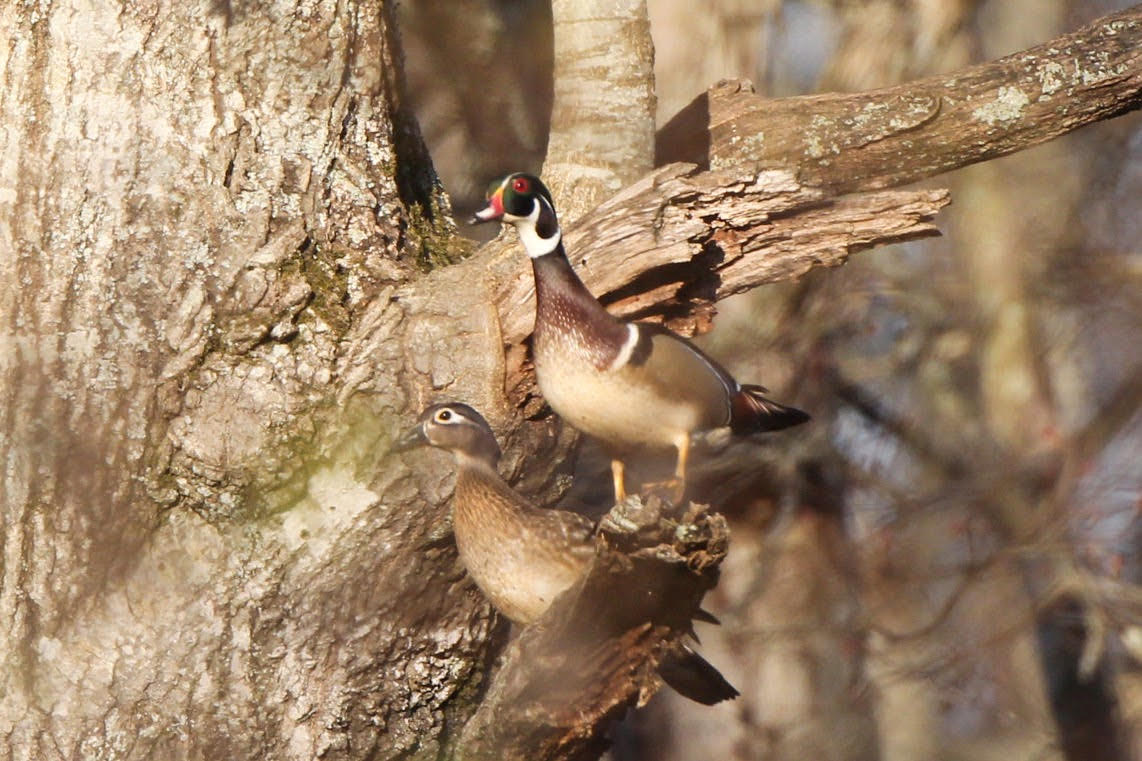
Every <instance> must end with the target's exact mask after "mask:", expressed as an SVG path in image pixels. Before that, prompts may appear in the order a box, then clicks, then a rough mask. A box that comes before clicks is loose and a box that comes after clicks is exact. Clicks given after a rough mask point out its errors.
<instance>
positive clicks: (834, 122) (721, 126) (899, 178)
mask: <svg viewBox="0 0 1142 761" xmlns="http://www.w3.org/2000/svg"><path fill="white" fill-rule="evenodd" d="M1140 105H1142V5H1136V6H1134V7H1133V8H1129V9H1126V10H1124V11H1120V12H1118V13H1114V14H1111V15H1109V16H1105V17H1103V18H1101V19H1099V20H1098V21H1096V22H1094V23H1092V24H1090V25H1088V26H1086V27H1083V28H1082V29H1080V30H1078V31H1076V32H1073V33H1071V34H1067V35H1064V36H1062V37H1059V38H1057V39H1055V40H1052V41H1050V42H1047V43H1044V44H1043V45H1039V46H1037V47H1034V48H1030V49H1028V50H1025V51H1022V52H1020V53H1016V54H1014V55H1011V56H1007V57H1006V58H1001V59H999V60H997V61H991V62H988V63H984V64H980V65H978V66H973V67H971V68H968V69H965V70H963V71H959V72H955V73H952V74H948V75H944V76H938V77H930V78H928V79H922V80H919V81H917V82H909V83H907V84H903V85H899V86H896V87H888V88H884V89H881V90H872V91H869V92H862V93H853V94H839V93H828V94H824V95H809V96H803V97H796V98H781V99H770V98H763V97H761V96H759V95H757V94H755V93H754V92H753V88H752V86H751V85H749V84H748V83H743V82H740V81H729V82H723V83H719V84H718V85H716V86H715V87H713V88H711V89H710V91H709V92H708V93H706V94H703V95H702V96H699V98H698V99H696V100H695V101H694V102H693V103H691V104H690V105H689V106H687V107H686V108H685V109H683V110H682V111H681V112H679V114H678V115H676V116H675V118H674V119H672V120H671V121H670V123H668V124H667V125H665V126H664V127H663V129H662V130H661V132H660V136H659V141H658V158H659V161H676V160H689V161H696V162H698V163H701V164H708V165H709V166H711V167H714V168H726V167H730V166H738V165H743V164H744V165H751V166H752V165H760V166H783V167H789V168H795V169H796V170H797V177H798V179H799V180H800V181H801V182H803V183H805V184H806V185H810V186H813V187H818V188H823V189H828V190H830V191H832V192H834V193H844V192H850V191H854V190H861V189H865V190H867V189H878V188H889V187H895V186H899V185H903V184H906V183H909V182H914V181H916V180H919V179H923V178H925V177H931V176H933V175H936V174H940V173H942V172H947V171H950V170H952V169H957V168H959V167H963V166H967V165H969V164H974V163H977V162H980V161H986V160H988V159H993V158H997V157H999V156H1005V155H1007V154H1009V153H1014V152H1015V151H1019V150H1022V149H1024V148H1029V147H1031V146H1033V145H1038V144H1039V143H1043V142H1046V141H1048V140H1051V139H1053V138H1056V137H1059V136H1060V135H1065V134H1066V133H1068V132H1072V131H1074V130H1076V129H1078V128H1079V127H1083V126H1086V125H1088V124H1092V123H1094V122H1098V121H1101V120H1103V119H1109V118H1112V117H1115V116H1119V115H1121V114H1124V113H1127V112H1128V111H1132V110H1135V109H1137V108H1139V106H1140ZM707 119H708V121H707ZM672 146H673V147H672Z"/></svg>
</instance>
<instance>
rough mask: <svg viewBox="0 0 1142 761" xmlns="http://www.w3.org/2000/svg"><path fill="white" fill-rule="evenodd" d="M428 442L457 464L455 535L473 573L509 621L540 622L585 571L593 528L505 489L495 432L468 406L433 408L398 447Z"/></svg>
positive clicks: (592, 552)
mask: <svg viewBox="0 0 1142 761" xmlns="http://www.w3.org/2000/svg"><path fill="white" fill-rule="evenodd" d="M425 444H427V445H430V446H434V447H439V448H440V449H446V450H448V451H449V452H451V453H452V455H453V456H454V457H455V458H456V465H457V466H458V470H457V477H456V491H455V493H454V495H453V498H452V530H453V532H454V533H455V535H456V547H457V548H458V549H459V550H460V560H461V561H462V562H463V563H464V567H465V568H466V569H468V574H469V575H470V576H471V577H472V580H473V581H475V582H476V586H478V587H479V588H480V591H482V592H483V593H484V595H485V596H486V597H487V598H488V599H489V600H490V601H491V602H492V605H494V606H495V607H496V609H497V610H499V611H500V612H501V613H503V614H504V615H505V616H507V617H508V618H509V619H511V620H512V621H514V622H515V623H517V624H523V625H526V624H530V623H531V622H533V621H535V620H536V619H537V618H539V617H540V615H542V614H543V612H544V611H545V610H547V608H548V606H549V605H551V601H552V600H554V599H555V598H556V597H557V596H558V595H559V593H560V592H562V591H563V590H565V589H567V588H568V587H570V586H571V585H572V584H574V583H575V580H576V579H578V578H579V577H580V576H581V575H582V574H583V572H584V571H585V570H586V569H587V564H588V563H589V562H590V561H591V558H592V557H594V555H595V543H594V538H593V534H594V525H593V524H592V523H591V521H590V520H589V519H587V518H586V517H585V516H582V515H579V514H578V513H570V512H565V511H563V510H542V509H540V508H537V507H535V506H533V505H532V504H531V503H529V502H528V501H527V500H526V499H524V498H523V497H521V496H520V495H519V494H517V493H516V492H515V491H514V490H513V489H512V488H511V487H510V486H508V484H507V482H506V481H504V479H503V478H501V477H500V474H499V473H498V472H497V471H496V465H497V464H498V463H499V460H500V447H499V445H498V444H496V437H495V436H494V435H493V434H492V429H491V427H490V426H488V423H487V421H486V420H484V418H483V416H482V415H480V413H478V412H476V410H474V409H472V408H471V407H469V406H468V405H466V404H457V403H453V404H434V405H432V406H431V407H429V408H428V409H426V410H425V411H424V412H423V413H421V415H420V421H419V422H418V423H417V425H416V427H415V428H412V429H411V430H409V431H408V432H407V433H405V434H404V435H403V436H401V438H400V439H398V440H397V442H396V444H395V445H394V447H393V449H394V450H395V451H398V452H402V451H406V450H408V449H412V448H413V447H417V446H421V445H425Z"/></svg>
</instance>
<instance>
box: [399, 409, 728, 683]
mask: <svg viewBox="0 0 1142 761" xmlns="http://www.w3.org/2000/svg"><path fill="white" fill-rule="evenodd" d="M421 445H430V446H434V447H439V448H441V449H446V450H448V451H450V452H451V453H452V455H453V456H454V457H455V458H456V464H457V470H458V472H457V476H456V491H455V494H454V495H453V497H452V528H453V532H454V534H455V536H456V546H457V548H458V549H459V551H460V560H461V561H462V562H463V563H464V567H465V568H466V569H467V570H468V574H469V575H470V576H471V577H472V579H473V581H475V582H476V586H478V587H479V588H480V591H481V592H483V593H484V595H485V596H486V597H487V598H488V599H489V600H490V601H491V603H492V605H494V606H495V607H496V609H497V610H499V611H500V612H501V613H503V614H504V615H505V616H507V617H508V618H509V619H511V620H512V621H514V622H515V623H517V624H522V625H527V624H530V623H532V622H533V621H535V620H536V619H538V618H539V617H540V616H541V615H542V614H543V613H544V611H546V610H547V608H548V607H549V606H550V605H551V603H552V602H553V601H554V600H555V598H556V597H558V596H559V594H560V593H562V592H563V591H565V590H566V589H568V588H569V587H570V586H571V585H572V584H574V583H575V582H576V581H577V580H578V579H579V577H580V576H581V575H582V574H584V573H585V572H586V570H587V566H588V564H589V563H590V561H591V558H592V557H594V555H595V542H594V527H593V525H592V523H591V521H589V520H588V519H587V518H585V517H584V516H582V515H579V514H577V513H569V512H565V511H562V510H542V509H539V508H537V507H535V506H534V505H532V504H531V503H529V502H528V501H527V500H526V499H524V498H523V497H522V496H520V495H519V494H517V493H516V492H515V491H514V490H513V489H512V488H511V487H510V486H509V485H508V484H507V483H506V482H505V481H504V480H503V478H501V477H500V475H499V473H498V472H497V471H496V464H497V462H498V461H499V458H500V448H499V446H498V445H497V444H496V438H495V436H494V435H493V434H492V429H491V427H489V426H488V423H487V421H485V420H484V418H483V417H482V416H481V415H480V413H478V412H476V410H474V409H472V408H471V407H469V406H468V405H466V404H456V403H452V404H434V405H432V406H431V407H429V408H427V409H426V410H425V411H424V412H422V413H421V415H420V420H419V421H418V422H417V424H416V427H414V428H412V429H411V430H409V431H408V432H407V433H405V434H404V435H403V436H401V437H400V438H399V439H398V440H397V441H396V443H395V444H394V446H393V449H394V451H398V452H400V451H406V450H409V449H412V448H413V447H417V446H421ZM659 673H660V674H661V676H662V677H663V679H664V680H665V681H666V682H667V684H669V685H670V686H672V687H673V688H674V689H676V690H678V691H679V692H680V693H682V694H683V695H685V696H686V697H688V698H690V699H691V700H696V701H698V702H699V703H704V704H707V705H711V704H713V703H718V702H721V701H723V700H728V699H730V698H734V697H737V695H738V691H737V690H735V689H734V688H733V686H732V685H731V684H730V683H729V682H727V681H726V680H725V679H724V678H723V677H722V675H721V674H720V673H719V672H718V670H717V669H715V668H714V667H713V666H711V665H710V664H709V663H708V662H707V661H706V660H705V659H703V658H702V657H701V656H700V655H698V654H697V653H695V652H694V651H693V650H690V649H689V648H688V647H680V648H679V649H678V650H677V651H676V652H674V653H673V654H672V655H671V656H670V657H668V658H666V660H665V661H664V662H663V663H662V664H661V665H660V667H659Z"/></svg>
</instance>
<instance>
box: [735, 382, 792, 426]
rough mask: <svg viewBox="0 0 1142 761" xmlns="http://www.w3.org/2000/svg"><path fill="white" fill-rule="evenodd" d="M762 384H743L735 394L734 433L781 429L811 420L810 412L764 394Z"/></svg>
mask: <svg viewBox="0 0 1142 761" xmlns="http://www.w3.org/2000/svg"><path fill="white" fill-rule="evenodd" d="M765 390H766V389H765V388H763V387H762V386H742V387H741V389H740V390H739V391H738V392H737V393H736V394H734V400H733V411H732V414H731V418H730V427H731V428H732V429H733V431H734V433H761V432H762V431H780V430H781V429H782V428H791V427H793V426H795V425H801V424H802V423H804V422H806V421H808V420H809V414H808V413H806V412H802V411H801V410H799V409H797V408H796V407H787V406H786V405H784V404H778V403H777V402H775V401H773V400H772V399H769V398H768V397H766V396H764V393H765Z"/></svg>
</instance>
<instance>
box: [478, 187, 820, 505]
mask: <svg viewBox="0 0 1142 761" xmlns="http://www.w3.org/2000/svg"><path fill="white" fill-rule="evenodd" d="M494 219H502V220H503V221H505V222H508V223H510V224H512V225H514V226H515V228H516V230H517V231H518V232H519V235H520V239H521V240H522V241H523V245H524V248H525V249H526V251H527V254H528V256H530V257H531V261H532V269H533V273H534V275H535V299H536V307H535V309H536V312H535V336H534V342H533V345H532V347H533V352H534V357H535V373H536V378H537V380H538V382H539V389H540V391H541V392H542V393H543V396H544V398H545V399H546V400H547V403H548V404H550V405H551V408H552V409H553V410H555V411H556V412H558V413H559V414H560V415H561V416H562V417H563V418H564V419H566V420H567V421H568V422H569V423H571V425H573V426H574V427H575V428H578V429H579V430H581V431H583V432H584V433H587V434H590V435H592V436H595V437H597V438H599V439H601V440H602V441H603V442H604V443H605V444H606V445H608V446H609V447H610V448H611V449H612V450H613V451H616V452H620V453H621V452H623V451H624V450H628V449H630V448H632V447H637V446H646V447H674V448H675V449H676V450H677V452H678V459H677V466H676V468H675V477H676V479H677V481H678V486H679V488H680V490H681V487H682V485H683V484H684V483H685V476H686V462H687V458H688V454H689V448H690V435H691V434H692V433H695V432H698V431H704V430H710V429H713V428H721V427H725V426H728V427H730V428H731V429H732V430H733V432H734V433H737V434H749V433H758V432H762V431H776V430H780V429H782V428H788V427H790V426H793V425H797V424H799V423H803V422H805V421H806V420H808V419H809V416H808V415H807V414H805V413H804V412H802V411H801V410H798V409H794V408H793V407H787V406H785V405H782V404H778V403H777V402H774V401H772V400H770V399H768V398H766V397H765V396H763V392H764V391H765V389H764V388H762V387H761V386H749V385H742V384H739V383H738V382H737V381H735V380H734V379H733V377H732V376H730V374H729V373H728V372H726V371H725V370H724V369H723V368H722V367H721V366H720V365H718V363H717V362H715V361H714V360H713V359H711V358H710V357H709V356H707V355H706V354H705V353H704V352H702V351H701V350H700V349H698V348H697V347H696V346H694V345H693V344H692V343H690V342H689V341H686V340H685V339H683V338H681V337H680V336H677V335H675V334H673V333H671V332H670V331H668V330H666V329H664V328H662V327H660V326H657V325H651V324H647V323H637V322H624V321H622V320H620V319H618V318H617V317H614V316H613V315H611V314H610V313H609V312H607V310H606V309H605V308H604V307H603V305H602V304H600V303H599V301H598V300H597V299H596V298H595V297H594V296H592V295H591V293H590V291H588V290H587V287H586V286H585V285H583V282H582V281H581V280H580V279H579V277H578V276H577V275H576V274H575V271H574V270H573V269H572V268H571V263H570V262H569V261H568V260H567V255H566V253H565V252H564V250H563V236H562V233H561V231H560V229H559V222H558V219H557V217H556V215H555V207H554V204H553V202H552V200H551V194H550V192H548V190H547V188H546V187H544V185H543V183H542V182H540V180H539V179H538V178H537V177H534V176H532V175H528V174H519V173H517V174H512V175H508V176H507V177H506V178H504V180H503V181H501V182H499V183H496V184H494V185H493V188H492V190H491V192H490V193H489V197H488V205H487V206H486V207H485V208H484V209H482V210H481V211H479V212H477V213H476V216H475V218H474V220H473V221H476V222H486V221H490V220H494ZM611 467H612V471H613V475H614V482H615V497H616V499H622V498H623V497H624V496H625V485H624V479H623V463H622V460H621V459H619V458H618V457H615V458H614V459H612V462H611Z"/></svg>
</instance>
